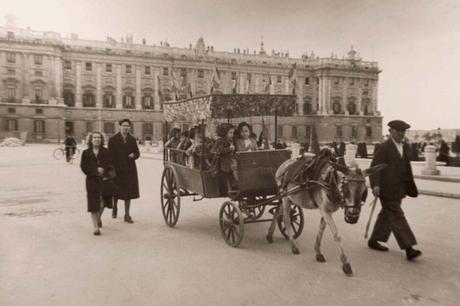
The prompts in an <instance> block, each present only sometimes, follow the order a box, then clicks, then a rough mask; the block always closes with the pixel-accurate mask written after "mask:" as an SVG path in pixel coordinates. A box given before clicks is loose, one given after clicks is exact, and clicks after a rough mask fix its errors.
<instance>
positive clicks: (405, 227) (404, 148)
mask: <svg viewBox="0 0 460 306" xmlns="http://www.w3.org/2000/svg"><path fill="white" fill-rule="evenodd" d="M388 126H389V127H390V130H389V131H390V137H389V138H388V139H387V140H386V141H385V142H384V143H382V144H381V145H380V147H379V150H378V151H377V152H376V153H375V155H374V158H373V160H372V163H371V167H372V166H375V165H378V164H387V166H386V167H385V168H384V169H383V170H382V171H380V172H377V173H376V174H374V175H371V176H370V182H371V187H372V192H373V194H374V195H375V196H377V197H379V198H380V201H381V203H382V210H381V211H380V213H379V215H378V217H377V221H376V222H375V226H374V230H373V232H372V235H371V237H370V239H369V241H368V246H369V248H371V249H374V250H378V251H388V248H387V247H386V246H383V245H381V244H380V243H379V242H387V241H388V238H389V237H390V234H391V233H393V235H394V236H395V238H396V241H397V242H398V245H399V247H400V248H401V249H402V250H405V251H406V257H407V260H414V259H415V258H417V257H418V256H420V255H421V254H422V252H421V251H419V250H416V249H414V248H413V246H414V245H416V244H417V241H416V239H415V235H414V233H413V232H412V230H411V228H410V226H409V223H408V222H407V220H406V217H405V215H404V212H403V210H402V209H401V202H402V199H403V198H404V197H405V196H406V195H408V196H410V197H417V196H418V190H417V186H416V185H415V182H414V176H413V173H412V168H411V164H410V161H409V152H410V151H409V150H410V149H409V146H408V145H407V144H406V143H405V142H404V136H405V132H406V129H408V128H409V127H410V125H409V124H407V123H406V122H404V121H401V120H393V121H390V122H389V123H388Z"/></svg>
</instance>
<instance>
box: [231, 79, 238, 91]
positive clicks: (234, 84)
mask: <svg viewBox="0 0 460 306" xmlns="http://www.w3.org/2000/svg"><path fill="white" fill-rule="evenodd" d="M232 93H234V94H236V93H238V78H237V79H236V80H232Z"/></svg>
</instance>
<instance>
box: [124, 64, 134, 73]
mask: <svg viewBox="0 0 460 306" xmlns="http://www.w3.org/2000/svg"><path fill="white" fill-rule="evenodd" d="M132 71H133V66H131V65H126V66H125V72H126V73H131V72H132Z"/></svg>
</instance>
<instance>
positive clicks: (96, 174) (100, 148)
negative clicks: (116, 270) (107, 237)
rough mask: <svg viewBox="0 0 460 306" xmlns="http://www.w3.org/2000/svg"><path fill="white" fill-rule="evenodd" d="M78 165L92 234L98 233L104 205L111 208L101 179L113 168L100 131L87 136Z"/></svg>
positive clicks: (110, 202)
mask: <svg viewBox="0 0 460 306" xmlns="http://www.w3.org/2000/svg"><path fill="white" fill-rule="evenodd" d="M80 167H81V170H82V171H83V173H85V174H86V195H87V199H88V212H90V213H91V219H92V220H93V225H94V235H100V234H101V230H100V228H101V227H102V222H101V216H102V212H103V211H104V207H108V208H112V196H106V195H104V196H103V195H102V181H103V180H106V179H107V177H108V176H109V173H110V171H111V169H113V165H112V159H111V157H110V153H109V150H107V149H106V148H104V137H103V136H102V134H101V133H99V132H94V133H91V135H90V136H89V140H88V149H86V150H84V151H83V153H82V156H81V164H80Z"/></svg>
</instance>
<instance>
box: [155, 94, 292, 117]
mask: <svg viewBox="0 0 460 306" xmlns="http://www.w3.org/2000/svg"><path fill="white" fill-rule="evenodd" d="M295 111H296V96H295V95H267V94H263V95H259V94H211V95H206V96H200V97H195V98H191V99H186V100H181V101H173V102H166V103H164V104H163V114H164V117H165V120H167V121H192V122H197V121H199V120H209V119H222V118H228V117H231V118H239V117H248V116H273V115H275V113H276V115H277V116H293V115H294V114H295Z"/></svg>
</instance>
